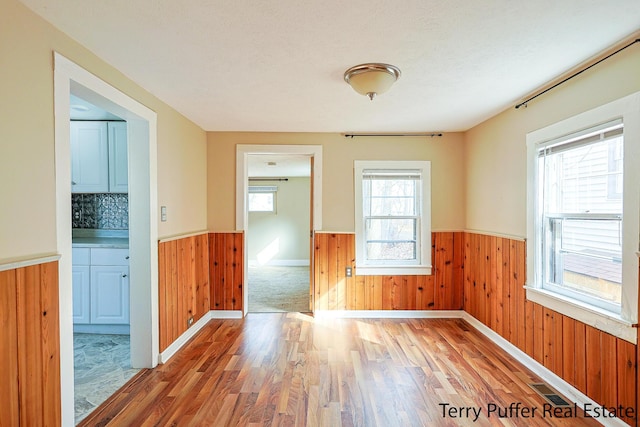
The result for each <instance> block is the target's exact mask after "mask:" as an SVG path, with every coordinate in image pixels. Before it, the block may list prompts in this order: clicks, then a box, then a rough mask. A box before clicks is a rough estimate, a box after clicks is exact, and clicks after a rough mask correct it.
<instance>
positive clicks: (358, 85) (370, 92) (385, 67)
mask: <svg viewBox="0 0 640 427" xmlns="http://www.w3.org/2000/svg"><path fill="white" fill-rule="evenodd" d="M400 74H401V73H400V69H399V68H398V67H396V66H393V65H389V64H378V63H370V64H360V65H356V66H355V67H351V68H349V69H348V70H347V71H345V72H344V80H345V81H346V82H347V83H349V84H350V85H351V87H352V88H353V90H355V91H356V92H358V93H359V94H361V95H366V96H368V97H369V99H370V100H372V101H373V98H375V97H376V95H379V94H381V93H385V92H386V91H387V90H389V88H390V87H391V85H393V83H394V82H395V81H396V80H398V78H399V77H400Z"/></svg>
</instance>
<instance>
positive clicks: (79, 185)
mask: <svg viewBox="0 0 640 427" xmlns="http://www.w3.org/2000/svg"><path fill="white" fill-rule="evenodd" d="M71 191H72V192H73V193H107V192H110V193H126V192H127V191H128V177H127V124H126V122H103V121H72V122H71Z"/></svg>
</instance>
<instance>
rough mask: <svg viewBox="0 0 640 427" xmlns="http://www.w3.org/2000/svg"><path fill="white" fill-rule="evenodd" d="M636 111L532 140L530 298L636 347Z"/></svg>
mask: <svg viewBox="0 0 640 427" xmlns="http://www.w3.org/2000/svg"><path fill="white" fill-rule="evenodd" d="M636 97H637V98H639V99H640V96H638V95H636ZM634 105H635V107H633V106H634ZM633 108H635V109H636V110H637V109H638V106H637V103H634V102H629V100H628V99H627V98H624V99H623V100H620V101H616V102H614V103H611V104H607V105H606V106H603V107H600V108H598V109H595V110H592V111H589V112H587V113H583V114H581V115H579V116H576V117H574V118H571V119H568V120H566V121H564V122H561V123H558V124H556V125H552V126H550V127H548V128H544V129H541V130H539V131H536V132H532V133H530V134H528V135H527V145H528V158H529V178H528V209H527V212H528V232H527V234H528V239H527V245H528V246H527V258H528V259H527V269H528V270H527V280H528V283H527V297H528V298H529V299H531V300H532V301H535V302H538V303H540V304H542V305H545V306H547V307H549V308H552V309H554V310H556V311H559V312H561V313H563V314H566V315H568V316H570V317H573V318H576V319H578V320H581V321H583V322H585V323H587V324H590V325H592V326H597V327H598V328H600V329H602V330H605V331H606V332H609V333H612V334H614V335H617V336H620V337H622V338H625V339H628V340H629V341H635V340H636V334H635V331H633V330H632V329H633V328H631V324H633V323H635V322H636V321H637V294H638V292H637V287H638V259H637V256H636V253H635V252H636V251H637V250H638V220H637V218H638V211H639V209H638V202H639V198H638V194H637V193H638V192H637V191H636V190H634V189H633V187H634V185H633V184H631V185H630V183H636V185H635V187H636V189H637V182H638V176H639V174H638V172H637V167H633V166H631V167H630V165H633V163H632V162H631V161H628V160H627V159H633V158H637V155H638V148H637V147H636V146H637V145H638V144H633V143H631V142H629V141H633V140H634V137H635V138H637V136H638V129H637V124H636V125H634V124H633V121H634V120H635V121H637V120H638V119H637V115H636V116H635V117H634V116H633V114H629V111H633ZM635 114H637V111H636V113H635ZM634 219H635V220H634Z"/></svg>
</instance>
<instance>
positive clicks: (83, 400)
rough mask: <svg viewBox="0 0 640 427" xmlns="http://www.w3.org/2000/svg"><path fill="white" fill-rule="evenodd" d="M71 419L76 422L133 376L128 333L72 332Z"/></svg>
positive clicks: (136, 370) (134, 372)
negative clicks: (73, 417) (73, 397)
mask: <svg viewBox="0 0 640 427" xmlns="http://www.w3.org/2000/svg"><path fill="white" fill-rule="evenodd" d="M73 350H74V351H73V353H74V383H75V421H76V424H77V423H79V422H80V421H81V420H82V419H84V417H86V416H87V415H89V414H90V413H91V412H92V411H93V410H94V409H95V408H97V407H98V406H99V405H100V404H101V403H102V402H104V401H105V400H106V399H107V398H108V397H109V396H111V395H112V394H113V393H114V392H115V391H116V390H118V389H119V388H120V387H121V386H122V385H123V384H124V383H126V382H127V381H129V379H131V377H133V376H134V375H135V374H136V373H137V372H138V369H133V368H131V363H130V349H129V335H99V334H73Z"/></svg>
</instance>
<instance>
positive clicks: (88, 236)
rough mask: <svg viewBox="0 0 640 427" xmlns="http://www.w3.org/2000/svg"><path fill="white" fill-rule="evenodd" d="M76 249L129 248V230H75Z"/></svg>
mask: <svg viewBox="0 0 640 427" xmlns="http://www.w3.org/2000/svg"><path fill="white" fill-rule="evenodd" d="M71 246H72V247H74V248H116V249H127V248H129V231H128V230H73V234H72V237H71Z"/></svg>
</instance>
